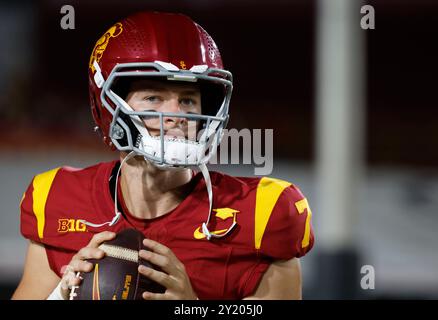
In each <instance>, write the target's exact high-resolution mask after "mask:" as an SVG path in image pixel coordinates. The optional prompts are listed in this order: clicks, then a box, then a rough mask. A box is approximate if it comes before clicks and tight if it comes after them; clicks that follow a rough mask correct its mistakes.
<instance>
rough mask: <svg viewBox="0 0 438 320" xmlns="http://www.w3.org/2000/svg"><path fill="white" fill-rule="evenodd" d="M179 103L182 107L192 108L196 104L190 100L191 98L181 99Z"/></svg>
mask: <svg viewBox="0 0 438 320" xmlns="http://www.w3.org/2000/svg"><path fill="white" fill-rule="evenodd" d="M180 103H181V104H182V105H183V106H187V107H193V106H195V105H196V104H197V101H196V100H195V99H192V98H183V99H181V100H180Z"/></svg>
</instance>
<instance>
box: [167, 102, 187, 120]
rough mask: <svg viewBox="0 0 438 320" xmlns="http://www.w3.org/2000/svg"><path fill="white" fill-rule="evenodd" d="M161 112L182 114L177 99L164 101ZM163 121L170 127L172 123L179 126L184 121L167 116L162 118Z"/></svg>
mask: <svg viewBox="0 0 438 320" xmlns="http://www.w3.org/2000/svg"><path fill="white" fill-rule="evenodd" d="M163 112H168V113H183V112H182V110H181V106H180V103H179V101H178V99H170V100H168V101H166V103H165V105H164V108H163ZM163 121H164V123H165V124H167V125H170V124H172V123H174V124H175V125H179V124H180V123H182V122H183V121H184V118H181V117H172V116H168V117H164V118H163Z"/></svg>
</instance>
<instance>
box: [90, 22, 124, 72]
mask: <svg viewBox="0 0 438 320" xmlns="http://www.w3.org/2000/svg"><path fill="white" fill-rule="evenodd" d="M122 31H123V27H122V24H121V23H120V22H117V23H116V24H115V25H113V26H112V27H111V28H109V29H108V31H107V32H105V34H104V35H103V36H102V37H101V38H100V39H99V40H97V42H96V45H95V46H94V49H93V53H92V54H91V57H90V62H89V63H88V66H89V67H90V68H91V70H92V71H93V72H94V71H96V69H95V68H94V66H93V63H94V60H96V62H97V63H99V61H100V59H101V58H102V56H103V53H104V52H105V49H106V47H107V46H108V42H109V41H110V39H111V38H115V37H117V36H119V35H120V34H121V33H122Z"/></svg>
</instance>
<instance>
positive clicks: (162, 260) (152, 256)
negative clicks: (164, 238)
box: [139, 250, 174, 274]
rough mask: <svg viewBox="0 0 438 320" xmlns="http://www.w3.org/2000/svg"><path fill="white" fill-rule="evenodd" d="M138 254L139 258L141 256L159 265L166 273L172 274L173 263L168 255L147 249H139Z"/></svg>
mask: <svg viewBox="0 0 438 320" xmlns="http://www.w3.org/2000/svg"><path fill="white" fill-rule="evenodd" d="M139 256H140V258H143V259H144V260H146V261H149V262H150V263H152V264H154V265H156V266H158V267H160V268H161V269H163V271H165V272H166V273H168V274H173V269H174V268H173V264H174V263H172V261H171V259H170V258H169V257H167V256H163V255H161V254H157V253H154V252H152V251H147V250H140V251H139Z"/></svg>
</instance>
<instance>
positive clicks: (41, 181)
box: [32, 168, 60, 239]
mask: <svg viewBox="0 0 438 320" xmlns="http://www.w3.org/2000/svg"><path fill="white" fill-rule="evenodd" d="M59 169H60V168H56V169H53V170H50V171H47V172H44V173H41V174H39V175H37V176H36V177H35V178H34V179H33V193H32V197H33V212H34V214H35V216H36V219H37V226H38V236H39V237H40V239H42V238H43V236H44V225H45V223H46V202H47V197H48V196H49V191H50V187H51V186H52V183H53V180H54V179H55V176H56V173H57V172H58V170H59Z"/></svg>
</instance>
